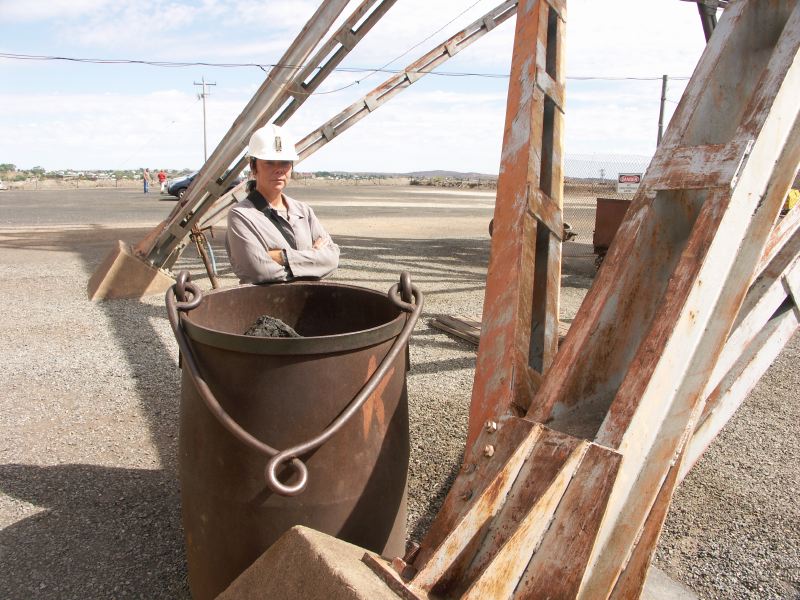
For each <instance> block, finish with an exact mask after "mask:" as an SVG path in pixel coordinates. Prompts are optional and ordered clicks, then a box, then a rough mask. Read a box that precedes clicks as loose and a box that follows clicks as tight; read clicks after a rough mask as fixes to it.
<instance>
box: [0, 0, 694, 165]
mask: <svg viewBox="0 0 800 600" xmlns="http://www.w3.org/2000/svg"><path fill="white" fill-rule="evenodd" d="M499 1H500V0H482V1H481V2H480V3H478V4H477V5H476V6H475V7H474V8H472V9H470V10H469V11H468V12H467V13H466V14H464V15H463V16H461V17H460V18H458V19H457V20H456V21H455V22H453V23H451V24H449V25H448V26H447V27H446V28H445V29H444V30H443V31H441V32H439V33H437V34H436V35H434V36H433V37H432V38H431V39H430V40H427V41H425V42H424V43H422V44H421V45H420V46H419V47H418V48H416V49H414V50H413V51H412V52H410V53H409V54H408V55H406V56H404V57H403V58H402V59H401V60H399V61H397V62H395V63H393V64H392V67H394V68H402V67H405V66H406V65H407V64H408V63H410V62H411V61H412V60H415V59H416V58H418V57H419V56H420V55H421V54H423V53H424V52H426V51H428V50H430V49H431V48H432V47H434V46H435V45H436V44H438V43H440V42H442V41H444V40H445V39H446V38H447V37H449V36H450V35H452V34H453V33H455V32H456V31H458V30H459V29H461V28H462V27H464V26H465V25H467V24H468V23H470V22H472V21H474V20H475V19H477V18H478V17H479V16H481V15H482V14H483V13H484V12H486V11H488V10H489V9H491V8H493V7H494V6H496V5H497V4H499ZM357 4H358V3H357V2H355V1H352V2H351V3H350V5H349V7H348V8H349V10H352V9H353V8H354V7H355V6H356V5H357ZM470 4H471V3H469V2H463V0H438V1H437V2H430V0H403V1H402V2H397V4H396V5H395V6H394V7H393V8H392V9H390V10H389V12H388V13H387V15H386V17H384V19H383V20H382V21H381V22H379V24H378V25H377V26H376V27H375V29H374V30H373V31H372V32H370V34H369V35H368V36H367V37H366V39H365V40H364V41H363V42H362V43H361V44H360V45H359V46H358V47H357V48H356V50H355V51H354V52H353V53H351V55H350V56H349V57H348V58H347V59H346V60H345V62H344V63H343V65H342V66H345V67H348V66H349V67H373V68H374V67H378V66H381V65H383V64H384V63H385V62H387V61H389V60H390V59H392V58H394V57H395V56H397V55H399V54H400V53H401V52H403V51H405V50H406V49H408V48H410V47H412V46H413V45H414V44H416V43H418V42H420V40H423V39H424V38H425V37H427V36H429V35H430V34H432V33H433V32H434V31H436V30H437V29H439V28H440V27H441V26H442V25H443V24H444V23H446V22H447V21H449V20H450V19H452V18H453V17H454V16H456V15H457V14H458V13H459V12H461V11H463V10H464V9H465V8H466V7H467V6H469V5H470ZM318 5H319V4H318V2H317V0H303V1H289V0H280V1H278V0H259V1H255V2H253V1H250V2H248V1H245V0H203V1H201V2H185V1H178V0H140V1H138V2H135V1H134V0H121V1H119V2H114V3H111V2H103V1H101V0H76V1H74V2H66V1H62V0H54V1H53V2H48V3H22V2H10V1H8V0H0V12H1V13H3V15H4V18H14V19H17V22H19V23H22V25H20V31H21V34H20V35H24V32H25V31H27V30H26V29H25V27H28V26H27V25H25V23H31V24H33V26H31V27H30V31H31V32H38V31H40V30H41V29H42V28H44V29H46V31H48V32H49V31H51V30H52V31H55V32H56V35H60V36H62V42H63V43H64V44H66V42H67V41H69V43H72V44H75V43H80V44H84V48H86V49H87V55H91V56H99V57H120V56H122V57H125V58H146V59H157V60H185V61H210V62H260V63H269V62H274V61H276V60H277V59H278V58H279V57H280V56H281V55H282V54H283V52H284V51H285V49H286V48H287V47H288V45H289V43H290V42H291V40H292V39H293V38H294V36H295V35H296V34H297V32H298V31H299V30H300V28H301V27H302V26H303V25H304V24H305V22H306V20H307V19H308V18H309V17H310V15H311V14H312V13H313V11H314V10H316V8H317V7H318ZM44 6H46V7H47V8H46V10H44V9H42V10H40V8H41V7H44ZM569 7H570V8H569V14H568V17H569V23H568V28H567V35H568V38H567V42H566V51H567V74H568V75H569V76H577V75H581V76H586V75H591V76H629V77H636V76H647V77H658V76H660V75H661V74H662V73H669V74H671V75H688V74H690V73H691V71H692V68H693V66H694V63H695V62H696V60H697V57H698V56H699V54H700V51H701V50H702V47H703V36H702V29H701V27H700V22H699V18H698V16H697V11H696V9H695V8H694V7H693V6H692V5H691V4H690V3H683V2H677V1H676V0H654V1H651V2H647V3H642V2H640V1H634V0H607V1H604V2H602V3H601V2H590V1H589V0H571V1H570V5H569ZM68 9H69V10H68ZM348 12H349V11H345V14H347V13H348ZM8 15H10V16H8ZM341 18H343V17H341ZM341 18H340V20H341ZM48 28H49V29H48ZM513 30H514V21H513V19H512V20H510V21H508V22H507V23H505V24H504V25H502V26H501V27H498V28H497V29H496V30H494V31H492V32H490V33H489V34H488V35H486V36H484V38H483V39H481V40H479V41H477V42H476V43H475V44H473V45H472V46H470V47H469V48H467V49H466V50H464V51H463V52H462V53H460V54H459V55H458V56H456V57H455V58H454V59H452V60H451V61H449V62H447V63H445V64H444V65H443V66H442V67H441V68H440V70H442V71H459V72H488V73H507V72H508V68H509V65H510V60H511V56H510V54H511V43H512V38H513ZM44 37H47V39H46V40H45V39H44ZM44 37H43V38H42V40H41V41H40V42H39V43H41V44H42V46H41V50H37V47H36V43H35V42H34V41H29V40H33V39H34V38H33V37H31V36H28V37H27V38H24V37H20V39H25V40H26V43H29V44H30V45H28V46H25V47H24V48H9V47H8V46H9V43H8V42H5V41H4V46H6V48H5V49H6V50H7V51H9V52H14V51H19V52H29V53H41V54H49V53H53V51H52V46H50V45H49V44H51V43H54V42H53V41H52V40H51V37H52V36H49V35H48V36H44ZM56 41H57V40H56ZM62 42H59V43H62ZM58 47H59V52H60V53H61V54H67V55H69V52H67V51H66V50H64V49H61V46H58ZM64 47H65V48H69V47H70V46H64ZM89 49H91V53H89V51H88V50H89ZM0 69H2V71H0V72H1V73H2V76H3V77H4V81H11V82H13V85H12V86H9V87H5V88H4V92H3V93H2V94H0V104H2V106H3V107H4V111H3V114H0V129H1V130H2V131H3V132H4V136H2V138H0V160H2V161H4V162H14V163H15V164H19V165H27V166H32V165H34V164H42V165H43V166H45V167H48V168H67V167H74V168H82V169H85V168H99V167H109V168H111V167H116V168H129V167H130V168H133V167H138V166H141V165H143V164H149V165H150V166H154V167H155V166H159V167H160V166H163V167H169V168H179V167H197V166H199V165H200V164H201V162H202V127H203V124H202V110H201V107H200V104H199V103H198V102H197V100H196V98H195V97H194V95H193V93H191V92H192V91H193V88H192V81H199V77H200V74H201V72H200V71H197V70H180V71H178V70H173V71H165V70H158V69H151V70H149V71H147V73H146V74H145V75H143V76H142V75H139V74H138V73H137V75H136V78H135V79H130V80H125V79H124V76H125V73H127V72H129V71H124V70H125V69H132V68H131V67H127V66H119V67H100V66H98V67H85V70H82V71H80V75H79V74H78V70H77V69H75V70H67V67H65V66H64V64H63V63H61V64H53V63H14V64H13V65H11V68H8V66H7V63H6V62H4V61H0ZM33 69H36V71H37V72H34V71H33ZM48 69H52V70H48ZM103 69H105V71H104V70H103ZM112 69H113V73H114V75H115V78H113V79H112V78H110V77H109V78H108V79H106V77H105V74H106V73H110V72H112ZM85 73H90V74H91V75H90V76H87V77H84V74H85ZM202 73H204V76H205V77H206V79H207V80H216V79H219V80H220V83H219V86H218V87H216V88H214V89H213V92H212V96H211V98H210V99H209V104H208V123H207V128H208V137H209V150H210V149H211V148H213V146H214V145H215V144H216V143H217V142H218V141H219V140H220V139H221V138H222V137H223V136H224V135H225V133H226V132H227V130H228V128H229V127H230V126H231V124H232V123H233V122H234V120H235V119H236V118H237V117H238V116H239V114H240V113H241V111H242V109H243V108H244V107H245V105H246V104H247V103H248V101H249V100H250V98H251V96H252V94H253V93H254V92H255V90H256V89H257V88H258V86H259V85H260V84H261V83H262V81H263V80H264V77H265V76H266V74H265V73H260V72H258V71H256V70H255V69H250V70H247V69H239V70H217V71H211V72H209V71H208V70H206V71H203V72H202ZM389 76H390V75H389V74H388V73H376V74H374V75H372V76H370V77H367V73H345V72H336V73H334V74H332V75H331V76H330V77H329V78H328V79H327V80H326V81H325V83H324V84H323V86H322V88H321V90H320V91H323V92H325V91H334V93H330V94H319V95H315V96H313V97H312V98H311V99H310V100H309V101H308V102H307V103H306V104H305V105H304V106H303V107H302V108H301V110H300V111H299V112H298V113H297V115H296V116H295V117H294V118H293V119H292V120H291V121H290V126H291V129H292V131H293V132H294V133H295V134H296V135H297V136H298V137H299V136H302V135H305V134H306V133H308V132H309V131H310V130H312V129H314V128H316V127H317V126H319V125H321V124H322V123H323V122H325V121H326V120H328V119H329V118H330V117H332V116H333V115H335V114H336V113H338V112H339V111H341V110H342V109H344V108H345V107H346V106H348V105H349V104H350V103H352V102H353V101H355V100H357V99H359V98H361V97H362V96H364V95H365V94H366V93H367V92H369V91H370V90H371V89H372V88H374V87H375V86H377V85H378V84H379V83H381V82H382V81H384V80H385V79H387V78H388V77H389ZM78 77H80V79H74V78H78ZM26 78H27V80H30V81H35V82H37V85H38V89H41V83H42V82H47V86H48V87H47V89H48V91H47V92H46V93H44V94H43V93H42V92H40V91H35V88H34V86H29V85H28V84H27V81H26ZM120 81H121V83H120ZM132 81H135V82H136V87H135V90H136V91H135V92H131V91H129V90H130V89H134V88H133V86H131V85H130V84H131V82H132ZM355 81H360V82H361V83H360V84H359V85H351V84H353V83H354V82H355ZM68 83H70V84H72V83H74V84H75V85H74V87H70V86H69V85H67V84H68ZM507 83H508V82H507V80H506V79H500V80H489V79H483V78H448V77H437V76H434V75H430V76H427V77H425V78H423V79H422V80H420V83H418V84H415V85H414V86H412V87H411V88H410V89H409V90H407V91H404V92H402V93H401V94H400V95H399V96H397V98H396V99H393V100H392V101H391V102H390V103H388V104H387V105H386V106H383V107H381V108H380V109H379V110H378V111H376V112H375V113H374V114H371V115H369V116H368V117H366V118H365V119H364V120H363V121H361V122H360V123H358V124H357V125H356V126H354V127H353V128H352V129H350V130H348V131H347V132H346V133H345V134H344V135H342V136H341V137H339V138H336V139H335V140H334V141H333V142H332V143H330V144H328V145H327V146H326V147H324V148H323V149H322V150H320V151H319V152H318V153H317V154H316V155H314V156H313V157H311V158H310V159H309V160H308V162H307V163H306V164H305V165H303V167H302V168H303V169H304V170H307V169H311V168H315V169H334V168H335V169H350V170H385V171H408V170H415V169H428V168H452V169H457V170H463V171H466V170H474V171H482V172H496V171H497V167H498V162H499V156H500V145H501V143H502V129H503V122H504V112H505V90H506V87H507ZM126 84H127V85H126ZM683 85H684V82H673V83H672V85H671V91H670V94H669V96H670V98H671V99H674V100H677V99H678V96H679V91H680V88H682V86H683ZM345 86H348V87H346V89H343V90H340V91H335V90H339V88H343V87H345ZM659 86H660V82H647V83H641V84H640V83H638V82H629V81H628V82H618V83H615V82H605V83H601V82H577V81H573V80H570V81H568V86H567V121H566V123H567V125H566V152H567V154H575V153H596V152H603V153H626V154H631V153H634V154H647V153H649V152H651V151H652V149H653V147H654V145H655V136H656V127H657V116H658V100H659V91H660V89H659ZM74 89H80V90H81V91H80V93H74V92H73V90H74ZM175 89H181V90H185V91H180V92H178V91H172V90H175ZM108 91H113V92H114V93H113V94H109V93H106V92H108ZM57 92H59V93H57ZM673 108H674V104H669V105H668V109H669V110H668V112H669V113H671V111H672V109H673ZM43 140H47V143H46V144H45V143H44V141H43Z"/></svg>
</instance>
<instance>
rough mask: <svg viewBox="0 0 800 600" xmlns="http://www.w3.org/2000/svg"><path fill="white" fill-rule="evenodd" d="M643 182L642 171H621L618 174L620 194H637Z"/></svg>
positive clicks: (618, 191)
mask: <svg viewBox="0 0 800 600" xmlns="http://www.w3.org/2000/svg"><path fill="white" fill-rule="evenodd" d="M640 183H642V174H641V173H620V174H619V175H618V176H617V193H618V194H635V193H636V190H638V189H639V184H640Z"/></svg>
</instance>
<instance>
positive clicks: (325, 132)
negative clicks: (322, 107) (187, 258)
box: [202, 0, 518, 227]
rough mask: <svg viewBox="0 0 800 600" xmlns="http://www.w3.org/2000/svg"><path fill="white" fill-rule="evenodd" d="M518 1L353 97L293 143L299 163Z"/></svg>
mask: <svg viewBox="0 0 800 600" xmlns="http://www.w3.org/2000/svg"><path fill="white" fill-rule="evenodd" d="M517 4H518V1H517V0H508V1H506V2H502V3H500V4H499V5H498V6H496V7H495V8H493V9H492V10H490V11H489V12H487V13H486V14H485V15H483V16H482V17H480V18H479V19H477V20H476V21H474V22H472V23H470V24H469V25H467V26H466V27H465V28H464V29H462V30H461V31H459V32H458V33H456V34H455V35H453V36H451V37H450V38H449V39H448V40H447V41H445V42H444V43H442V44H439V45H438V46H436V47H435V48H433V49H432V50H430V51H428V52H426V53H425V54H424V55H423V56H422V57H420V58H418V59H417V60H415V61H414V62H412V63H411V64H409V65H408V66H406V67H405V68H404V69H403V70H402V71H401V72H400V73H397V74H396V75H393V76H391V77H389V78H388V79H387V80H386V81H384V82H383V83H381V84H380V85H378V86H377V87H376V88H374V89H373V90H371V91H370V92H369V93H367V94H366V95H365V96H364V97H363V98H361V99H359V100H356V101H355V102H354V103H353V104H351V105H350V106H348V107H347V108H345V109H344V110H342V111H341V112H340V113H338V114H337V115H336V116H334V117H331V118H330V119H329V120H328V121H326V122H325V123H323V124H322V125H320V126H319V127H317V128H316V129H315V130H314V131H312V132H310V133H308V134H307V135H305V136H304V137H303V138H302V139H301V140H300V141H299V142H298V143H297V146H296V148H297V154H298V155H299V157H300V159H299V160H298V162H300V161H302V160H305V159H306V158H308V157H309V156H311V155H312V154H314V152H316V151H317V150H319V149H321V148H322V147H323V146H325V145H326V144H328V143H329V142H330V141H332V140H333V139H334V138H335V137H338V136H339V135H341V134H342V133H344V132H345V131H347V130H348V129H349V128H350V127H352V126H353V125H355V124H356V123H358V122H359V121H361V120H362V119H364V118H365V117H367V116H369V115H370V114H371V113H373V112H374V111H375V110H377V109H378V108H380V107H381V106H383V105H384V104H386V103H387V102H388V101H389V100H391V99H392V98H394V97H395V96H397V95H398V94H399V93H400V92H402V91H403V90H406V89H408V88H409V87H410V86H411V85H413V84H414V83H416V82H417V81H419V80H420V79H421V78H422V77H424V76H425V75H427V74H428V73H430V72H431V71H433V69H435V68H436V67H438V66H440V65H442V64H443V63H444V62H446V61H447V60H449V59H450V58H452V57H453V56H455V55H456V54H457V53H459V52H461V50H463V49H464V48H466V47H467V46H469V45H470V44H473V43H474V42H476V41H477V40H479V39H480V38H482V37H483V36H484V35H486V34H487V33H489V32H490V31H491V30H492V29H494V28H495V27H497V26H498V25H500V24H501V23H503V22H505V21H506V20H508V19H510V18H511V17H513V16H514V15H515V14H516V11H517ZM244 187H245V184H244V183H242V184H240V185H239V186H237V187H236V188H235V189H233V190H231V191H230V192H228V193H227V194H226V195H224V196H222V197H220V199H219V201H218V202H217V203H216V205H215V206H214V208H213V210H212V211H211V212H210V213H209V214H208V215H207V217H206V218H205V219H204V220H203V223H202V226H203V227H207V226H209V225H214V224H216V223H218V222H219V221H221V220H222V219H223V218H224V217H225V215H226V214H227V212H228V210H229V209H230V207H231V206H233V205H234V204H236V202H238V198H237V197H240V196H241V195H242V192H243V190H244Z"/></svg>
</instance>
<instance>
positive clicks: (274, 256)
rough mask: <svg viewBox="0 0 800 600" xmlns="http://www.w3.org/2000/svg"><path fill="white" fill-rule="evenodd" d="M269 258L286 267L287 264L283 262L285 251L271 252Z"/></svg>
mask: <svg viewBox="0 0 800 600" xmlns="http://www.w3.org/2000/svg"><path fill="white" fill-rule="evenodd" d="M269 257H270V258H271V259H272V260H274V261H275V262H276V263H278V264H279V265H281V266H282V267H285V266H286V263H285V262H284V261H283V250H270V251H269Z"/></svg>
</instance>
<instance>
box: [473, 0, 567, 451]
mask: <svg viewBox="0 0 800 600" xmlns="http://www.w3.org/2000/svg"><path fill="white" fill-rule="evenodd" d="M565 17H566V7H565V3H564V2H563V1H559V2H555V1H550V2H545V1H540V2H528V3H525V4H524V5H522V6H520V7H519V9H518V15H517V27H516V32H515V38H514V55H513V59H512V65H511V78H510V81H509V89H508V104H507V108H506V124H505V134H504V139H503V152H502V159H501V165H500V175H499V177H498V181H497V203H496V205H495V212H494V232H493V234H492V248H491V256H490V259H489V269H488V274H487V280H486V292H485V297H484V308H483V319H482V329H481V341H480V345H479V348H478V359H477V365H476V370H475V381H474V384H473V391H472V404H471V407H470V416H469V433H468V438H467V447H469V445H470V444H472V443H473V442H474V441H475V439H476V437H477V435H478V432H479V430H480V427H481V425H482V424H483V423H484V422H485V421H487V420H489V419H496V418H497V417H498V416H499V415H502V414H505V413H506V411H508V410H509V409H512V410H513V411H515V412H516V414H524V413H525V411H526V410H527V409H528V406H529V404H530V400H531V398H532V397H533V395H534V393H535V392H536V390H537V389H538V387H539V384H540V382H541V378H542V374H543V373H545V372H546V371H547V369H548V368H549V366H550V364H551V363H552V361H553V358H554V357H555V354H556V350H557V344H558V303H559V290H560V283H561V281H560V279H561V241H562V237H563V207H562V204H563V201H562V198H563V167H562V164H563V157H562V150H561V149H562V145H563V112H564V81H565V79H564V58H563V57H564V44H563V39H564V28H565Z"/></svg>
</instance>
